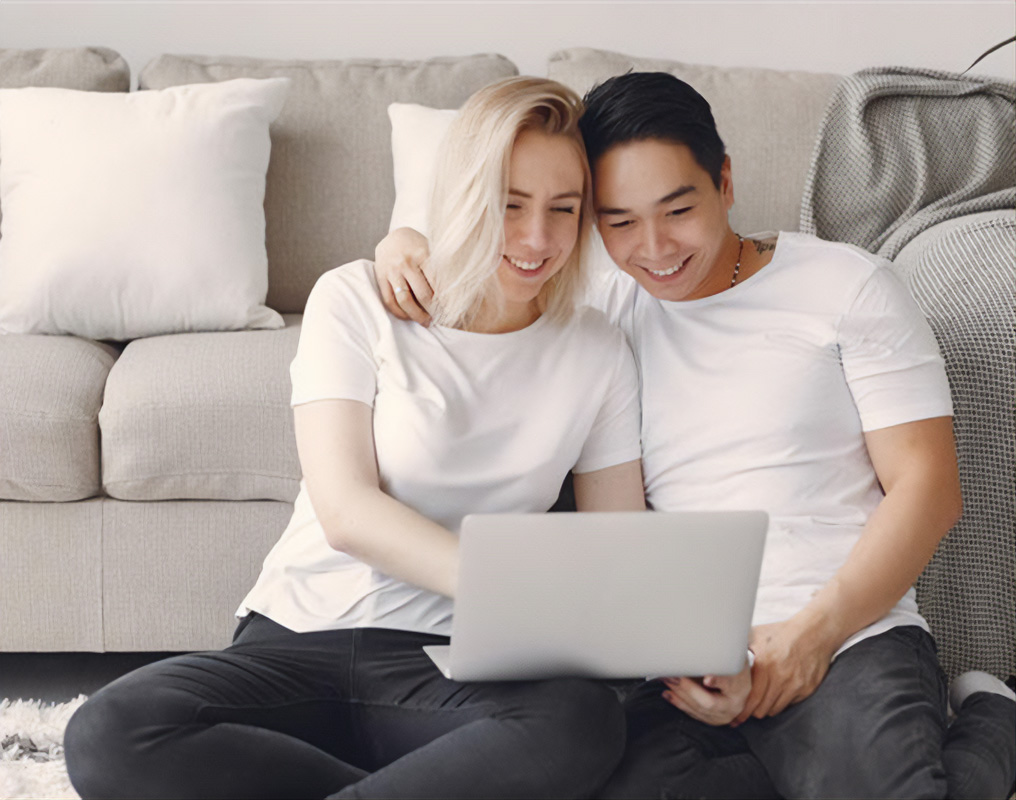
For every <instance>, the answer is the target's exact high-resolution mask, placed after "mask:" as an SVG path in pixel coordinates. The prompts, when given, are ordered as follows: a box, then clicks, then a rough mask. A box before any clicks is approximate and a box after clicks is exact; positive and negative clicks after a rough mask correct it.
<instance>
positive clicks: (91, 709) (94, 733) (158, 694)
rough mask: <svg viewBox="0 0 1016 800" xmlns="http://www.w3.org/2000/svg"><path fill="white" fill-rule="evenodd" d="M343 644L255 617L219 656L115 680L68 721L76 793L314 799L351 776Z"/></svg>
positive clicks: (344, 635) (337, 635) (354, 772)
mask: <svg viewBox="0 0 1016 800" xmlns="http://www.w3.org/2000/svg"><path fill="white" fill-rule="evenodd" d="M350 639H351V632H349V631H329V632H327V633H322V634H295V633H293V632H291V631H288V630H287V629H285V628H283V627H281V626H279V625H276V624H275V623H273V622H271V621H270V620H268V619H265V618H264V617H255V618H254V619H253V620H252V621H251V622H250V624H248V625H246V626H245V628H244V630H243V632H242V633H240V635H239V637H238V638H237V639H236V641H235V642H234V644H233V645H232V646H231V647H229V648H227V649H226V650H224V651H222V652H209V653H194V654H189V655H183V656H179V657H176V658H170V659H167V660H165V661H159V662H156V663H154V664H149V665H148V666H146V667H143V668H141V669H139V670H136V671H134V672H132V673H130V674H128V675H125V676H123V677H122V678H120V679H119V680H117V681H114V682H113V683H111V684H109V685H108V686H106V687H104V688H103V689H102V690H100V691H99V692H97V693H96V694H95V695H93V696H92V697H91V698H90V699H89V700H88V701H87V702H86V703H85V704H84V705H83V706H81V708H79V709H78V711H77V712H76V713H75V714H74V716H73V717H72V718H71V720H70V723H69V724H68V726H67V732H66V735H65V748H66V756H67V770H68V773H69V775H70V778H71V782H72V784H73V785H74V788H75V789H77V790H78V792H79V793H80V794H81V795H82V797H85V798H89V797H108V798H117V797H129V798H148V797H153V798H171V797H203V798H213V797H233V798H235V797H324V796H325V795H326V794H329V793H330V792H334V791H337V790H338V789H341V788H342V787H343V786H345V785H347V784H349V783H352V782H354V781H357V780H359V779H361V778H362V777H363V776H364V775H365V774H366V773H365V772H364V771H363V770H361V769H358V768H356V767H354V766H352V765H350V764H349V763H347V762H346V761H344V760H343V758H342V757H341V754H342V753H343V751H344V749H345V747H346V745H345V744H344V743H345V742H347V741H348V738H349V737H348V734H347V729H346V725H347V724H348V719H349V714H348V710H347V707H346V704H345V702H344V699H343V696H342V689H343V688H344V687H343V685H342V684H343V683H344V680H345V678H346V676H347V675H348V668H349V660H348V659H349V646H350ZM343 662H345V663H343Z"/></svg>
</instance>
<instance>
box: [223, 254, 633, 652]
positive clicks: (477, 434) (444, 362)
mask: <svg viewBox="0 0 1016 800" xmlns="http://www.w3.org/2000/svg"><path fill="white" fill-rule="evenodd" d="M290 376H291V378H292V383H293V394H292V401H291V402H292V405H294V406H296V405H299V404H301V403H309V402H312V401H314V400H324V399H346V400H358V401H360V402H363V403H366V404H368V405H370V406H372V407H373V409H374V414H373V420H374V443H375V448H376V451H377V460H378V470H379V476H380V482H381V488H382V489H383V490H384V491H385V492H386V493H387V494H389V495H390V496H392V497H394V498H395V499H396V500H399V501H401V502H402V503H404V504H406V505H407V506H410V507H411V508H413V509H415V510H416V511H418V512H420V513H421V514H423V515H424V516H426V517H428V518H429V519H431V520H433V521H435V522H437V523H439V524H441V525H443V526H445V527H446V528H447V529H448V530H450V531H453V532H455V533H457V532H458V529H459V526H460V524H461V522H462V518H463V517H464V516H465V515H466V514H469V513H481V512H486V513H507V512H542V511H546V510H547V509H548V508H550V507H551V506H552V505H553V504H554V501H555V500H556V499H557V495H558V491H559V490H560V488H561V482H562V481H563V480H564V478H565V476H566V475H567V474H568V471H569V470H574V471H575V472H580V473H581V472H592V471H594V470H599V469H604V468H606V467H610V466H614V465H616V464H622V463H625V462H628V461H633V460H635V459H637V458H639V456H640V444H639V424H640V420H639V397H638V377H637V373H636V369H635V361H634V358H633V356H632V353H631V350H630V348H629V346H628V344H627V342H626V341H625V338H624V335H623V334H622V333H621V332H620V331H619V330H618V329H617V328H615V327H614V326H612V325H611V324H610V323H609V322H608V321H607V319H606V318H605V317H604V315H603V314H602V313H601V312H599V311H596V310H595V309H591V308H583V309H580V310H579V311H577V312H576V313H575V315H574V316H573V317H572V318H571V319H570V320H569V321H567V322H564V323H561V322H557V321H554V320H551V319H550V318H549V317H547V316H543V317H540V318H539V319H538V320H537V321H536V322H534V323H533V324H532V325H530V326H529V327H527V328H524V329H522V330H519V331H515V332H512V333H502V334H493V335H492V334H481V333H470V332H467V331H461V330H456V329H453V328H446V327H441V326H438V325H432V326H431V327H430V328H424V327H422V326H420V325H417V324H416V323H414V322H403V321H400V320H398V319H395V318H394V317H392V316H390V315H389V314H388V313H387V312H386V311H385V309H384V307H383V306H382V304H381V298H380V295H379V293H378V289H377V284H376V282H375V279H374V272H373V268H372V265H371V264H370V262H368V261H357V262H353V263H351V264H347V265H345V266H343V267H339V268H337V269H333V270H331V271H329V272H326V273H325V274H324V275H322V276H321V278H320V279H319V280H318V282H317V284H316V285H315V286H314V290H313V291H312V292H311V295H310V297H309V299H308V300H307V306H306V309H305V312H304V317H303V327H302V330H301V332H300V343H299V346H298V349H297V354H296V358H295V359H294V360H293V363H292V365H291V367H290ZM252 610H253V611H258V612H259V613H261V614H263V615H265V616H267V617H269V618H271V619H273V620H275V621H276V622H278V623H280V624H282V625H285V626H286V627H287V628H290V629H291V630H295V631H298V632H306V631H318V630H331V629H337V628H352V627H375V628H396V629H401V630H411V631H421V632H426V633H437V634H445V635H447V634H449V633H450V632H451V618H452V601H451V600H449V599H448V598H446V597H444V596H442V595H438V594H436V593H433V592H429V591H427V590H424V589H421V588H419V587H416V586H413V585H410V584H407V583H405V582H403V581H400V580H397V579H395V578H392V577H390V576H388V575H385V574H383V573H381V572H379V571H377V570H375V569H374V568H372V567H371V566H370V565H368V564H365V563H364V562H362V561H359V560H357V559H355V558H353V557H352V556H349V555H348V554H346V553H343V552H340V551H337V550H334V549H332V548H331V547H330V546H329V544H328V542H327V541H326V539H325V534H324V530H323V529H322V527H321V525H320V523H319V522H318V520H317V518H316V516H315V514H314V509H313V507H312V506H311V503H310V499H309V498H308V496H307V487H306V483H305V482H303V481H301V484H300V493H299V496H298V497H297V499H296V503H295V506H294V509H293V516H292V518H291V520H290V522H289V525H288V527H287V528H286V530H285V532H284V533H283V534H282V538H281V539H280V540H279V542H278V543H277V544H276V545H275V547H274V548H273V549H272V551H271V552H270V553H269V554H268V557H267V558H266V559H265V562H264V567H263V569H262V572H261V575H260V577H259V578H258V580H257V583H256V584H255V586H254V588H253V589H252V590H251V592H250V593H249V594H248V595H247V597H246V598H245V599H244V601H243V603H242V604H241V606H240V608H239V609H238V610H237V615H238V616H244V615H246V614H247V613H248V612H249V611H252Z"/></svg>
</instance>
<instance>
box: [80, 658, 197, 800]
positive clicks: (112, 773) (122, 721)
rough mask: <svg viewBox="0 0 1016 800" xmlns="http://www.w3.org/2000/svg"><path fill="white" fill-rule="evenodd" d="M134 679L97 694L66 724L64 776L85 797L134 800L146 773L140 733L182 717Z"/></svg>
mask: <svg viewBox="0 0 1016 800" xmlns="http://www.w3.org/2000/svg"><path fill="white" fill-rule="evenodd" d="M132 677H133V676H126V677H125V678H121V679H120V680H119V681H115V682H113V683H112V684H110V685H108V686H106V687H104V688H103V689H101V690H99V691H98V692H97V693H96V694H94V695H93V696H92V697H91V698H89V699H88V700H86V701H85V703H84V704H83V705H82V706H81V707H80V708H78V710H77V711H75V712H74V715H73V716H72V717H71V718H70V721H69V722H68V723H67V729H66V731H65V733H64V752H65V756H66V760H67V774H68V776H69V778H70V781H71V784H72V785H73V786H74V788H75V789H76V790H77V792H78V794H80V795H81V796H82V797H83V798H89V797H108V798H115V797H137V796H138V794H137V792H138V786H139V785H140V784H139V780H140V781H141V782H144V779H145V776H146V775H148V774H149V773H148V769H149V768H148V766H146V765H145V764H144V763H143V761H144V753H145V752H146V750H145V749H144V748H142V747H141V746H140V744H141V736H140V733H141V731H142V730H146V731H151V730H152V729H153V728H152V726H153V725H160V724H167V725H171V724H174V719H176V718H178V717H179V716H180V715H179V713H178V711H179V710H178V709H175V708H172V707H170V706H168V705H167V704H166V703H162V702H160V701H159V699H158V698H159V692H158V691H157V689H156V688H155V687H152V686H146V685H145V684H144V683H143V682H141V681H138V680H131V678H132ZM176 721H179V720H176ZM148 752H150V749H149V751H148Z"/></svg>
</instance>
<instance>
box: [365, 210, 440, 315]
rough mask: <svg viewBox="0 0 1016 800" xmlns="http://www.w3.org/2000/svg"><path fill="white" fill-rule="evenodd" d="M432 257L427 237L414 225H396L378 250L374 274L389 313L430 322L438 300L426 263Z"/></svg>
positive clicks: (379, 245)
mask: <svg viewBox="0 0 1016 800" xmlns="http://www.w3.org/2000/svg"><path fill="white" fill-rule="evenodd" d="M429 256H430V244H429V242H428V241H427V238H426V237H425V236H424V235H423V234H421V233H419V232H418V231H416V230H414V229H413V228H396V229H395V230H394V231H392V232H391V233H389V234H388V235H387V236H386V237H385V238H384V239H382V240H381V242H380V243H379V244H378V246H377V247H376V248H375V249H374V276H375V277H376V278H377V285H378V288H379V289H380V290H381V300H382V302H383V303H384V306H385V308H387V309H388V311H389V313H391V314H393V315H394V316H396V317H398V318H399V319H404V320H410V319H411V320H413V321H414V322H418V323H420V324H421V325H430V314H429V313H428V311H427V308H428V307H429V306H430V303H431V302H432V301H433V299H434V291H433V289H431V286H430V282H429V281H428V280H427V276H426V275H424V273H423V265H424V263H425V262H426V260H427V258H428V257H429Z"/></svg>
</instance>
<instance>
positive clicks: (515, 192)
mask: <svg viewBox="0 0 1016 800" xmlns="http://www.w3.org/2000/svg"><path fill="white" fill-rule="evenodd" d="M508 194H511V195H515V196H516V197H524V198H526V199H527V200H532V199H533V196H532V195H531V194H529V192H523V191H520V190H518V189H512V188H511V187H508ZM567 197H577V198H578V199H579V200H581V199H582V192H562V193H561V194H556V195H554V196H553V197H552V198H550V199H551V200H564V199H565V198H567Z"/></svg>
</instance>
